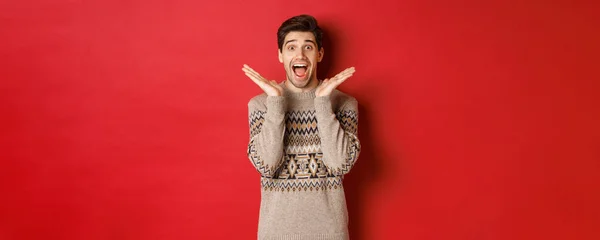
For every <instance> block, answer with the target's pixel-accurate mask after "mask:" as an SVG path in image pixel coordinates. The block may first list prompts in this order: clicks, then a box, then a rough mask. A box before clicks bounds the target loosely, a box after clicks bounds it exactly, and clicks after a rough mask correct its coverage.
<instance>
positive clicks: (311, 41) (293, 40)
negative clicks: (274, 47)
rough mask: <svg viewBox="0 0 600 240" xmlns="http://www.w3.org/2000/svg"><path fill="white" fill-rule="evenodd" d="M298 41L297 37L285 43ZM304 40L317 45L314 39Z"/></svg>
mask: <svg viewBox="0 0 600 240" xmlns="http://www.w3.org/2000/svg"><path fill="white" fill-rule="evenodd" d="M297 41H298V40H296V39H292V40H288V41H287V42H285V43H284V44H283V45H284V46H285V45H287V44H288V43H291V42H297ZM304 42H310V43H312V44H315V45H316V43H315V41H313V40H310V39H308V40H304Z"/></svg>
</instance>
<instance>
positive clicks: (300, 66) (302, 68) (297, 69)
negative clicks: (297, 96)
mask: <svg viewBox="0 0 600 240" xmlns="http://www.w3.org/2000/svg"><path fill="white" fill-rule="evenodd" d="M307 68H308V67H307V66H306V64H304V63H296V64H294V65H292V70H293V71H294V74H295V75H296V77H299V78H304V77H306V69H307Z"/></svg>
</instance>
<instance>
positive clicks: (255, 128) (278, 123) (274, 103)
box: [248, 96, 285, 178]
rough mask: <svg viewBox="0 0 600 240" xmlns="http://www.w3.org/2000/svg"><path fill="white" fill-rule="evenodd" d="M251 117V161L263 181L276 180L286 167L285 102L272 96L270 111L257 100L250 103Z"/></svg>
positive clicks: (269, 105)
mask: <svg viewBox="0 0 600 240" xmlns="http://www.w3.org/2000/svg"><path fill="white" fill-rule="evenodd" d="M260 106H263V107H260ZM265 110H266V111H265ZM248 115H249V117H248V118H249V122H250V143H249V144H248V158H249V159H250V162H252V164H253V165H254V167H255V168H256V170H257V171H258V172H259V173H260V174H261V175H262V176H263V177H268V178H272V177H273V176H274V175H275V173H276V170H277V168H279V166H280V165H281V164H282V163H283V157H284V154H283V137H284V135H285V122H284V121H285V98H284V97H283V96H277V97H273V96H268V97H267V98H266V109H264V104H261V103H259V101H258V100H257V99H253V100H251V101H250V103H248Z"/></svg>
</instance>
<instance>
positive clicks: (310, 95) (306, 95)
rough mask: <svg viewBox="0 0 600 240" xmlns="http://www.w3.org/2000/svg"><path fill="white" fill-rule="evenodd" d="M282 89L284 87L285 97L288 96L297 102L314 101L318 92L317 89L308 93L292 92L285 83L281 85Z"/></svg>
mask: <svg viewBox="0 0 600 240" xmlns="http://www.w3.org/2000/svg"><path fill="white" fill-rule="evenodd" d="M320 84H321V81H319V85H320ZM280 85H281V87H283V94H284V96H286V97H287V98H291V99H297V100H303V99H314V98H315V97H316V94H315V92H316V91H317V88H314V89H311V90H310V91H307V92H298V93H297V92H292V91H290V90H288V89H287V88H286V86H285V81H283V82H281V83H280Z"/></svg>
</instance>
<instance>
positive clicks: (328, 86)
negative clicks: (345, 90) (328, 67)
mask: <svg viewBox="0 0 600 240" xmlns="http://www.w3.org/2000/svg"><path fill="white" fill-rule="evenodd" d="M354 71H355V70H354V67H349V68H346V70H344V71H342V72H340V73H338V74H337V75H335V77H332V78H328V79H325V80H323V82H322V83H321V84H320V85H319V86H318V87H317V89H316V90H315V95H316V96H317V97H322V96H328V95H329V94H331V92H332V91H333V89H335V88H337V87H338V86H339V85H340V84H342V83H343V82H344V81H346V79H348V78H349V77H351V76H352V74H354Z"/></svg>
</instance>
